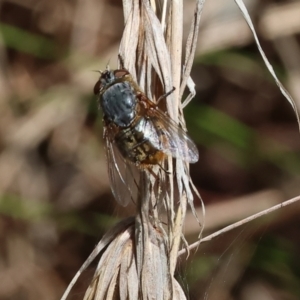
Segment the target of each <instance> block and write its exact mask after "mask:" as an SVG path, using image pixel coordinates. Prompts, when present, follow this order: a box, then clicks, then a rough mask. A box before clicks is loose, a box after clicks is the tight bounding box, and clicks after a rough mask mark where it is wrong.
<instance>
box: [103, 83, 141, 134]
mask: <svg viewBox="0 0 300 300" xmlns="http://www.w3.org/2000/svg"><path fill="white" fill-rule="evenodd" d="M100 106H101V108H102V110H103V114H104V118H105V119H106V120H108V121H109V122H113V123H114V124H116V125H117V126H119V127H122V128H124V127H128V126H130V125H131V123H132V122H133V121H134V119H135V116H136V106H137V99H136V93H135V90H134V89H133V88H132V87H131V85H130V83H129V82H127V81H122V82H118V83H115V84H113V85H111V86H110V87H109V88H107V89H106V90H105V91H104V92H103V93H101V94H100Z"/></svg>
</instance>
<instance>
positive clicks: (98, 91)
mask: <svg viewBox="0 0 300 300" xmlns="http://www.w3.org/2000/svg"><path fill="white" fill-rule="evenodd" d="M100 86H101V81H100V79H99V80H98V81H97V82H96V84H95V86H94V94H95V95H99V93H100Z"/></svg>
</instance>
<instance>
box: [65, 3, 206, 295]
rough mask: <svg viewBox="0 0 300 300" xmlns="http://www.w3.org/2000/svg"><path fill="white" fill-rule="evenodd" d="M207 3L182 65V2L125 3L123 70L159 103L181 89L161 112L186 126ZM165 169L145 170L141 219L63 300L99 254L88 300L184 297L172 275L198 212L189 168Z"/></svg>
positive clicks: (103, 248)
mask: <svg viewBox="0 0 300 300" xmlns="http://www.w3.org/2000/svg"><path fill="white" fill-rule="evenodd" d="M202 5H203V1H198V2H197V7H196V10H195V14H194V19H193V22H192V24H191V33H190V35H189V39H188V44H187V46H186V49H185V51H186V53H185V64H186V66H185V67H183V64H182V31H183V29H182V26H183V24H182V20H183V1H182V0H178V1H175V0H174V1H166V0H165V1H150V2H149V1H148V0H142V1H139V0H130V1H128V0H123V8H124V20H125V28H124V33H123V37H122V41H121V44H120V50H119V53H120V57H121V58H122V59H123V60H124V66H125V67H126V68H127V69H128V70H129V72H130V73H131V74H132V76H133V78H134V79H135V80H136V82H137V83H138V84H139V86H140V88H141V90H143V91H144V92H145V94H146V95H147V96H148V97H149V99H151V100H152V101H154V102H155V101H156V99H158V98H159V97H160V96H161V95H163V94H165V93H167V92H169V91H171V90H172V89H173V87H175V91H174V92H173V93H171V94H170V95H169V96H168V97H167V99H166V100H165V101H162V102H163V105H162V109H163V110H165V111H166V113H167V114H168V115H169V116H170V117H171V118H172V119H173V120H175V122H176V123H178V124H180V126H183V127H185V122H184V118H183V113H182V99H181V97H182V94H183V90H184V88H185V85H186V83H187V82H188V81H189V82H192V80H191V79H189V74H190V70H191V65H192V61H193V56H194V53H195V45H196V40H197V34H198V28H199V21H200V15H201V10H202ZM191 86H192V85H191ZM162 167H163V169H164V170H167V172H166V171H164V170H163V169H162V168H161V166H157V167H154V168H152V171H151V172H149V171H148V170H147V169H145V170H141V171H140V182H139V183H138V184H139V197H138V202H137V214H136V216H135V218H134V219H133V218H131V219H128V220H125V221H123V222H121V223H120V224H118V225H117V226H116V227H115V228H113V229H112V230H111V231H110V232H108V233H107V234H106V235H105V236H104V237H103V238H102V240H101V241H100V243H99V244H98V246H97V247H96V249H95V250H94V251H93V253H92V254H91V255H90V257H89V258H88V260H87V261H86V263H85V264H84V265H83V266H82V268H81V269H80V270H79V271H78V273H77V274H76V276H75V277H74V279H73V281H72V283H71V284H70V286H69V288H68V290H67V291H66V293H65V295H64V296H63V298H62V299H66V297H67V295H68V293H69V291H70V288H71V287H72V285H73V284H74V283H75V281H76V280H77V278H78V276H79V275H80V274H81V273H82V272H83V270H84V269H85V268H86V267H87V266H88V265H89V263H90V262H91V261H92V260H93V259H94V258H95V256H96V255H97V254H98V253H99V252H102V255H101V258H100V261H99V264H98V267H97V270H96V272H95V275H94V279H93V281H92V283H91V284H90V286H89V288H88V290H87V291H86V294H85V297H84V299H85V300H96V299H97V300H100V299H124V300H125V299H161V300H167V299H186V297H185V295H184V293H183V291H182V289H181V287H180V285H179V284H178V282H177V281H176V280H175V278H174V272H175V267H176V262H177V256H178V250H179V246H180V242H181V240H182V239H183V234H182V229H183V224H184V218H185V214H186V209H187V206H188V205H190V207H192V210H193V211H195V210H194V205H193V200H194V199H193V193H192V190H191V180H190V176H189V167H188V164H187V163H186V162H183V161H181V160H179V159H178V160H173V159H172V158H171V157H169V158H168V159H166V161H165V162H164V164H163V166H162ZM174 174H175V176H174ZM199 230H200V227H199Z"/></svg>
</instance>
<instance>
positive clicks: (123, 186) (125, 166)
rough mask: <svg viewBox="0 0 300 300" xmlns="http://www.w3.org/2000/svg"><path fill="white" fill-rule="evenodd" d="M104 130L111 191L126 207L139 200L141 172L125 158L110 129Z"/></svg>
mask: <svg viewBox="0 0 300 300" xmlns="http://www.w3.org/2000/svg"><path fill="white" fill-rule="evenodd" d="M104 130H105V131H104V139H105V144H106V145H105V151H106V158H107V170H108V177H109V180H110V185H111V190H112V193H113V195H114V197H115V199H116V200H117V201H118V202H119V203H120V204H121V205H122V206H126V205H127V204H128V203H129V201H130V200H133V201H136V199H137V194H138V183H139V176H140V174H139V170H138V169H137V168H136V166H135V165H133V164H131V163H129V162H127V161H126V160H125V159H124V158H123V156H122V155H121V153H120V152H119V150H118V149H117V147H116V145H115V143H114V140H113V137H112V135H111V133H110V132H109V130H108V128H105V129H104Z"/></svg>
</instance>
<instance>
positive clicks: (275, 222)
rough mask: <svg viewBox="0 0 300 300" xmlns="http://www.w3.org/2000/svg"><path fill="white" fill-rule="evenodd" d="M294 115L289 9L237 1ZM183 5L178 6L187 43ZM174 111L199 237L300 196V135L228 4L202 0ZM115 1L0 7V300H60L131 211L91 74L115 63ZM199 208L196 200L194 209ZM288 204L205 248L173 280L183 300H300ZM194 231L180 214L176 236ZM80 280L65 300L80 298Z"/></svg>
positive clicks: (296, 23) (296, 244)
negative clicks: (122, 197)
mask: <svg viewBox="0 0 300 300" xmlns="http://www.w3.org/2000/svg"><path fill="white" fill-rule="evenodd" d="M245 4H246V5H247V7H248V9H249V11H250V14H251V16H252V18H253V21H254V23H255V26H256V28H257V32H258V35H259V37H260V40H261V42H262V46H263V48H264V50H265V52H266V54H267V56H268V58H269V59H270V61H271V62H272V64H273V66H274V68H275V70H276V72H277V74H278V75H279V77H280V79H281V80H282V81H283V82H284V84H285V86H286V87H287V88H288V89H289V91H290V92H291V94H292V95H293V97H294V99H295V100H296V102H297V104H298V107H299V106H300V85H299V78H300V43H299V42H300V36H299V33H300V18H299V15H300V2H299V1H284V0H281V1H280V0H268V1H258V0H251V1H245ZM193 9H194V1H190V0H186V1H185V2H184V20H185V23H184V32H185V34H187V32H188V29H189V25H190V20H191V16H192V13H193ZM200 28H201V29H200V35H199V42H198V50H197V55H196V59H195V63H194V67H193V71H192V78H193V80H194V81H195V83H196V89H197V96H196V98H195V99H194V100H193V101H192V103H191V104H190V105H189V106H188V107H187V108H186V109H185V114H186V118H187V124H188V129H189V133H190V135H191V136H192V138H193V139H194V140H195V142H196V143H197V145H198V146H199V151H200V160H199V162H198V163H197V164H195V165H192V166H191V174H192V178H193V180H194V183H195V185H196V187H197V189H198V190H199V192H200V193H201V195H202V197H203V199H204V202H205V204H206V209H207V215H206V230H205V233H204V234H205V235H207V234H209V233H211V232H214V231H216V230H217V229H220V228H222V227H224V226H226V225H228V224H231V223H233V222H235V221H238V220H240V219H242V218H244V217H246V216H248V215H251V214H253V213H255V212H258V211H261V210H263V209H266V208H268V207H270V206H272V205H275V204H277V203H280V202H282V201H284V200H287V199H289V198H292V197H295V196H297V195H298V194H299V190H300V179H299V174H300V160H299V151H300V137H299V131H298V126H297V123H296V118H295V115H294V113H293V110H292V108H291V106H290V105H289V103H288V102H287V101H286V100H285V99H284V97H283V96H282V95H281V94H280V92H279V90H278V88H277V86H276V85H275V83H274V82H273V80H272V78H271V76H270V75H269V74H268V72H267V70H266V68H265V66H264V65H263V63H262V59H261V58H260V56H259V54H258V51H257V49H256V46H255V44H254V41H253V38H252V36H251V33H250V31H249V29H248V27H247V25H246V23H245V22H244V20H243V18H242V16H241V13H240V11H239V10H238V8H237V7H236V5H235V3H234V1H229V0H227V1H212V0H210V1H207V3H206V4H205V7H204V12H203V15H202V20H201V26H200ZM122 30H123V15H122V3H121V1H116V0H115V1H98V0H89V1H83V0H78V1H74V0H73V1H72V0H60V1H58V0H54V1H44V0H25V1H24V0H22V1H21V0H10V1H5V0H3V1H1V2H0V64H1V67H0V105H1V108H0V114H1V116H0V147H1V152H0V193H1V194H0V245H1V246H0V299H1V300H20V299H26V300H36V299H45V300H48V299H49V300H52V299H59V298H60V296H61V295H62V293H63V291H64V289H65V288H66V286H67V284H68V283H69V281H70V280H71V278H72V277H73V276H74V274H75V272H76V271H77V270H78V268H79V267H80V266H81V264H82V263H83V261H84V260H85V259H86V257H87V256H88V254H89V253H90V252H91V251H92V250H93V248H94V246H95V245H96V243H97V242H98V241H99V239H100V238H101V236H102V235H103V233H104V232H105V231H106V230H107V229H108V228H110V227H111V226H112V225H113V224H114V223H115V222H117V221H118V220H119V219H120V218H124V217H126V216H129V215H131V214H132V213H133V211H134V210H133V207H130V206H129V207H126V209H124V208H121V209H120V207H118V206H117V204H116V202H115V201H114V199H113V197H112V194H111V191H110V187H109V182H108V176H107V172H106V162H105V156H104V150H103V144H102V122H101V114H99V113H98V111H97V104H96V98H95V96H94V95H93V93H92V89H93V86H94V83H95V82H96V81H97V79H98V74H97V73H95V72H93V70H98V69H102V70H103V69H105V66H106V65H107V63H108V62H109V64H110V66H111V67H112V68H114V67H116V64H117V51H118V45H119V42H120V39H121V36H122ZM196 205H197V207H199V209H200V203H196ZM299 211H300V205H298V204H296V205H293V206H292V207H288V208H284V209H282V210H280V211H278V212H276V213H273V214H271V215H268V216H266V217H265V218H262V219H260V220H258V221H255V222H252V223H251V224H248V225H246V226H244V227H242V228H239V229H236V230H234V231H232V232H230V233H228V234H226V235H224V236H221V237H219V238H217V239H215V240H213V241H212V242H209V243H207V244H203V245H201V246H200V248H199V249H198V252H196V253H193V254H191V256H190V257H189V259H188V261H186V258H185V257H182V258H181V260H180V264H179V267H178V278H179V280H180V281H181V282H182V284H183V286H184V287H185V290H186V293H187V294H188V299H209V300H213V299H219V300H223V299H241V300H252V299H255V300H257V299H259V300H264V299H266V300H269V299H270V300H271V299H300V285H299V282H300V261H299V253H300V239H299V230H300V220H299ZM198 232H199V227H198V226H197V224H196V222H195V220H194V218H193V217H192V216H188V217H187V221H186V226H185V234H186V236H187V239H188V241H189V242H193V241H195V240H196V239H197V235H198ZM95 265H96V264H94V265H93V267H92V268H91V270H89V271H87V272H85V274H84V275H83V276H82V278H81V280H80V282H79V283H78V284H77V285H76V287H75V289H74V290H73V292H72V293H71V295H70V299H82V297H83V295H84V291H85V288H86V286H87V284H88V281H89V280H90V279H91V276H92V272H93V270H94V268H95Z"/></svg>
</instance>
